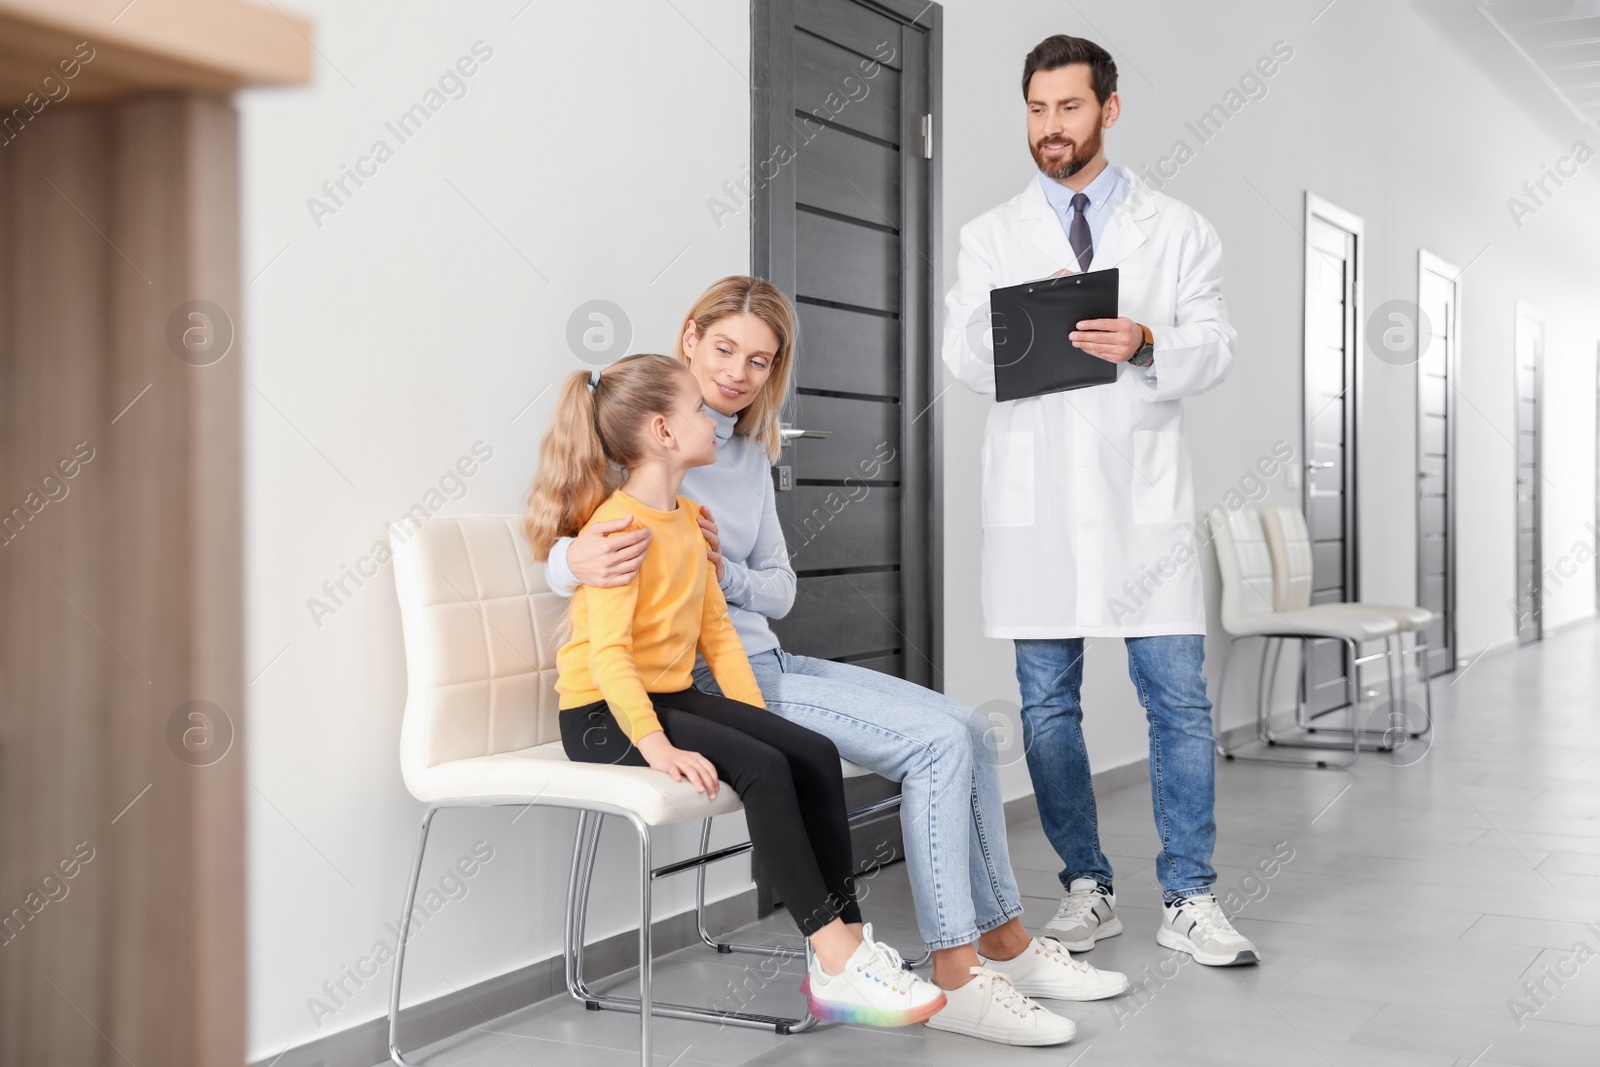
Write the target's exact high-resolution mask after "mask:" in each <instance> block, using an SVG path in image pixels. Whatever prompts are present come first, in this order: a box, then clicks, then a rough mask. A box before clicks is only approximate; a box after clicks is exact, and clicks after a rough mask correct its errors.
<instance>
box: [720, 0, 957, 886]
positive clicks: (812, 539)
mask: <svg viewBox="0 0 1600 1067" xmlns="http://www.w3.org/2000/svg"><path fill="white" fill-rule="evenodd" d="M751 11H752V19H751V22H752V28H753V33H754V39H753V42H752V59H753V65H754V74H755V77H754V85H755V102H754V108H753V126H754V132H753V140H752V146H751V148H752V153H753V162H752V172H753V173H752V177H753V182H754V186H755V189H754V196H753V199H754V203H755V227H754V234H753V248H752V256H751V259H752V263H753V269H754V271H755V272H756V273H757V274H760V275H762V276H764V277H766V278H768V279H770V280H771V281H773V282H774V283H776V284H777V285H778V286H779V287H780V288H782V289H783V290H784V292H786V293H788V294H789V295H790V297H791V298H792V299H793V300H794V302H795V305H796V308H797V309H798V313H799V319H800V337H799V344H798V353H797V356H796V362H795V386H796V388H795V391H794V396H793V400H792V403H791V406H790V408H789V409H788V410H787V411H786V413H785V422H786V423H787V424H788V426H789V431H788V432H789V433H790V434H792V435H793V436H792V437H791V440H790V441H789V442H788V443H787V444H786V445H785V447H784V449H783V453H782V455H781V457H780V458H779V460H778V463H777V465H776V467H775V469H774V471H773V477H774V479H775V484H776V485H777V489H778V494H777V498H778V513H779V516H780V518H781V519H782V520H783V524H784V528H785V532H786V534H787V536H788V542H789V552H790V556H791V559H792V561H793V564H794V568H795V573H796V575H797V578H798V590H797V593H796V597H795V605H794V609H793V611H791V612H790V613H789V615H788V617H786V618H784V619H781V620H778V621H777V622H775V623H774V625H773V629H774V630H775V631H776V632H777V634H778V637H779V639H780V640H781V641H782V642H783V647H784V648H785V649H786V650H788V651H789V652H791V653H794V654H798V655H806V656H814V657H818V658H822V659H830V660H837V661H840V662H844V663H853V664H856V665H858V666H861V667H864V668H867V669H870V670H875V671H882V672H884V673H886V674H892V675H895V676H897V677H901V678H907V679H910V680H911V681H914V682H917V683H919V684H922V685H927V686H932V687H934V688H939V687H940V686H941V685H942V682H943V679H942V676H941V674H940V660H941V654H940V650H939V647H938V644H937V641H938V638H937V635H938V633H939V603H940V597H939V595H938V589H937V585H936V575H937V573H938V569H939V568H938V559H939V555H938V553H939V536H938V533H937V530H938V515H939V510H938V497H937V493H936V491H935V485H934V475H935V453H934V442H935V440H936V439H937V436H936V432H937V412H936V411H935V410H934V408H933V406H932V403H931V401H932V396H931V382H932V378H933V367H934V353H933V308H934V293H933V290H932V266H931V264H932V262H933V261H934V260H935V259H936V258H937V255H938V252H937V248H936V242H935V240H934V237H935V230H934V225H933V222H934V219H935V217H936V197H937V189H936V184H935V175H936V173H937V171H936V167H937V163H936V155H935V149H936V146H937V140H936V137H937V121H936V119H935V118H934V116H933V114H932V106H931V104H930V101H931V100H933V99H935V97H936V83H935V71H936V69H937V63H938V51H939V37H938V32H939V25H940V18H941V9H940V8H939V7H938V6H937V5H934V4H928V3H926V2H917V3H898V2H880V3H860V2H856V0H772V2H762V0H757V2H756V3H754V4H753V5H752V9H751ZM897 788H898V786H896V785H895V784H894V783H890V782H885V781H884V780H882V779H879V778H875V777H874V778H865V779H852V780H850V781H849V782H848V783H847V794H848V799H849V801H850V803H851V806H852V807H855V806H859V805H861V804H864V803H866V802H868V801H870V800H874V799H879V798H882V797H886V796H892V795H893V794H894V792H895V790H896V789H897ZM884 843H887V844H889V846H890V847H892V848H893V849H894V853H893V854H894V855H896V856H898V855H900V854H901V850H900V838H899V821H898V818H897V816H896V815H895V813H894V812H892V811H891V812H889V813H887V814H886V815H884V816H883V817H882V818H880V819H879V820H877V821H876V822H875V823H872V824H868V825H867V826H865V827H862V828H859V829H858V832H857V834H856V839H855V848H856V856H857V859H858V861H866V860H870V859H871V858H873V857H874V856H882V855H884V854H885V853H884V852H883V851H882V849H881V848H880V846H881V845H882V844H884Z"/></svg>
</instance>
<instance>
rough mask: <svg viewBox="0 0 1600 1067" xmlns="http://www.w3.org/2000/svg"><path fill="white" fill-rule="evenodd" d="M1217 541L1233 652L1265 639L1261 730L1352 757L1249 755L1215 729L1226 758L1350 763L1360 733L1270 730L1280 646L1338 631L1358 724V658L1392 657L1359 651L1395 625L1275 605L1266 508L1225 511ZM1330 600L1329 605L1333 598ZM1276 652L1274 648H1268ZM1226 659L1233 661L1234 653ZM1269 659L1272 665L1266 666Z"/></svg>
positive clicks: (1264, 736) (1275, 740) (1278, 741)
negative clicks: (1334, 736) (1304, 735)
mask: <svg viewBox="0 0 1600 1067" xmlns="http://www.w3.org/2000/svg"><path fill="white" fill-rule="evenodd" d="M1215 545H1216V551H1217V567H1218V569H1219V570H1220V571H1221V574H1222V628H1223V629H1224V630H1226V631H1228V633H1229V634H1230V635H1231V636H1232V638H1233V641H1232V642H1231V643H1230V645H1229V650H1230V653H1231V651H1232V649H1233V647H1234V646H1235V645H1237V644H1238V642H1239V641H1240V640H1241V639H1243V638H1246V637H1259V638H1263V639H1264V640H1265V642H1266V643H1265V644H1264V645H1263V646H1262V654H1261V677H1260V679H1259V681H1258V682H1257V689H1256V736H1257V738H1258V739H1259V740H1261V741H1262V742H1264V743H1265V744H1267V745H1268V746H1273V747H1275V746H1280V745H1287V746H1291V747H1307V748H1318V749H1334V748H1338V749H1348V750H1349V756H1348V758H1345V759H1342V760H1338V761H1334V760H1332V759H1329V758H1324V757H1318V758H1314V759H1297V758H1294V757H1283V756H1262V755H1244V754H1241V753H1240V752H1238V751H1236V750H1230V749H1229V748H1227V747H1226V746H1225V745H1224V744H1223V742H1222V732H1221V730H1220V729H1219V730H1218V731H1217V751H1218V753H1220V754H1221V755H1223V756H1225V757H1226V758H1228V759H1230V760H1231V759H1240V760H1252V761H1255V762H1259V763H1289V764H1296V765H1299V766H1317V767H1348V766H1350V765H1351V764H1352V763H1354V762H1355V761H1356V758H1357V756H1358V755H1359V754H1360V751H1361V747H1360V742H1361V735H1360V732H1359V731H1356V732H1354V733H1353V734H1352V736H1351V740H1350V742H1349V743H1348V744H1346V743H1343V742H1337V743H1333V742H1329V741H1317V740H1310V741H1306V740H1285V739H1283V738H1280V737H1277V736H1276V735H1275V734H1273V733H1272V730H1271V723H1270V721H1269V720H1270V717H1271V696H1272V694H1271V686H1272V679H1274V678H1276V677H1277V663H1278V655H1277V653H1278V651H1279V650H1281V648H1282V645H1283V642H1284V641H1288V640H1293V641H1300V642H1302V648H1304V647H1307V646H1306V645H1305V644H1304V642H1307V641H1309V640H1311V639H1313V638H1322V637H1326V638H1333V639H1335V640H1338V641H1342V642H1343V643H1344V645H1345V647H1346V649H1348V650H1349V653H1350V662H1351V664H1353V666H1352V667H1351V670H1350V672H1349V674H1348V676H1347V677H1346V679H1345V692H1346V696H1347V699H1348V700H1349V702H1350V720H1351V726H1352V728H1354V727H1356V725H1357V722H1358V718H1357V716H1358V714H1359V709H1360V698H1359V686H1358V685H1357V684H1356V674H1357V673H1358V672H1359V669H1360V665H1361V664H1364V663H1370V662H1372V661H1374V660H1378V659H1384V660H1387V659H1389V650H1388V648H1387V647H1385V649H1384V651H1383V652H1381V653H1376V654H1374V655H1370V656H1366V657H1362V656H1361V650H1360V646H1361V644H1362V643H1364V642H1368V641H1381V640H1384V639H1386V638H1388V637H1389V636H1391V635H1392V634H1394V632H1395V630H1396V626H1395V623H1394V622H1393V620H1390V619H1383V618H1378V617H1377V616H1374V615H1361V614H1355V613H1342V612H1336V611H1332V610H1329V611H1306V610H1301V611H1294V610H1291V611H1283V610H1280V609H1279V608H1278V607H1277V602H1276V599H1275V597H1274V592H1273V575H1272V558H1271V556H1270V554H1269V552H1268V549H1267V541H1266V535H1265V534H1264V533H1263V531H1262V527H1261V516H1260V514H1259V512H1257V511H1256V510H1255V509H1254V508H1244V509H1242V510H1240V511H1237V512H1234V513H1232V514H1231V515H1229V516H1228V518H1227V520H1226V521H1225V522H1223V523H1222V524H1221V525H1220V526H1219V527H1218V528H1217V530H1216V537H1215ZM1330 607H1331V606H1330ZM1269 652H1270V653H1271V655H1270V656H1269V654H1268V653H1269ZM1228 659H1229V663H1228V666H1229V667H1232V665H1233V663H1232V660H1233V656H1232V655H1231V654H1230V655H1229V657H1228ZM1269 660H1270V664H1271V667H1270V669H1269V666H1268V664H1269ZM1229 673H1230V672H1229V671H1228V670H1227V669H1224V671H1223V676H1222V687H1221V689H1220V690H1219V691H1218V693H1217V707H1218V709H1219V710H1220V709H1221V708H1222V707H1223V706H1224V701H1223V694H1224V693H1225V692H1226V691H1227V683H1228V674H1229Z"/></svg>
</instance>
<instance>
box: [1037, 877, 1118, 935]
mask: <svg viewBox="0 0 1600 1067" xmlns="http://www.w3.org/2000/svg"><path fill="white" fill-rule="evenodd" d="M1044 932H1045V933H1047V934H1050V935H1052V936H1054V937H1056V938H1059V939H1060V941H1061V943H1062V944H1063V945H1065V946H1066V947H1067V948H1068V949H1069V950H1071V951H1073V952H1088V951H1089V950H1090V949H1092V948H1094V943H1095V942H1096V941H1099V940H1101V939H1102V938H1107V937H1115V936H1116V935H1117V934H1120V933H1122V920H1121V919H1119V918H1117V897H1116V894H1114V893H1113V892H1111V889H1110V887H1108V886H1103V885H1101V884H1100V883H1099V882H1097V881H1095V880H1094V879H1093V878H1074V879H1073V880H1072V883H1071V884H1070V885H1068V886H1067V895H1066V896H1064V897H1062V898H1061V906H1060V907H1058V908H1057V909H1056V917H1055V918H1054V919H1051V920H1050V921H1049V922H1047V923H1045V924H1044Z"/></svg>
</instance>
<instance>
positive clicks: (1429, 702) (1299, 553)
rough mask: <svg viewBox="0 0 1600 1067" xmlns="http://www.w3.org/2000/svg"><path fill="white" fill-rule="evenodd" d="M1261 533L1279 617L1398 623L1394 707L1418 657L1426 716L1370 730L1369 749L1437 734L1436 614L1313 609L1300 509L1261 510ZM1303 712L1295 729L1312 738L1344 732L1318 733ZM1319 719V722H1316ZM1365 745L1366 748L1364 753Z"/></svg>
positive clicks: (1405, 608)
mask: <svg viewBox="0 0 1600 1067" xmlns="http://www.w3.org/2000/svg"><path fill="white" fill-rule="evenodd" d="M1261 529H1262V532H1263V533H1265V534H1266V538H1267V552H1268V554H1269V555H1270V556H1271V557H1272V583H1273V597H1274V601H1275V604H1276V606H1277V608H1278V610H1279V611H1300V610H1302V609H1307V610H1310V611H1314V612H1325V613H1326V612H1346V613H1349V612H1356V613H1368V614H1371V615H1374V616H1376V617H1378V618H1384V619H1391V620H1393V621H1394V624H1395V627H1396V630H1395V633H1394V635H1393V637H1392V638H1391V640H1393V641H1394V643H1395V648H1394V657H1395V659H1396V661H1397V662H1398V665H1399V672H1400V688H1399V691H1398V693H1395V692H1394V691H1393V690H1391V701H1398V700H1401V699H1404V697H1405V694H1406V691H1407V688H1408V686H1407V683H1406V659H1407V657H1408V656H1416V657H1417V669H1418V672H1419V673H1420V674H1421V675H1422V693H1423V697H1422V699H1423V714H1422V721H1421V722H1420V723H1412V722H1410V721H1409V720H1407V721H1404V722H1403V724H1402V725H1400V726H1399V727H1395V726H1392V725H1391V726H1389V727H1386V728H1385V729H1382V730H1371V729H1369V730H1365V731H1363V737H1364V739H1365V745H1370V747H1373V748H1377V749H1381V750H1387V749H1389V748H1391V747H1394V746H1395V745H1396V744H1403V743H1404V742H1405V740H1406V737H1400V738H1398V739H1397V738H1396V737H1395V734H1396V732H1397V730H1398V731H1399V732H1401V733H1404V734H1408V735H1409V737H1410V738H1418V737H1421V736H1422V735H1423V734H1426V733H1427V732H1428V731H1429V730H1431V729H1432V728H1433V686H1432V684H1431V680H1430V679H1429V677H1428V651H1429V649H1428V638H1427V632H1428V626H1429V625H1430V624H1432V622H1433V612H1431V611H1429V610H1428V609H1427V608H1423V607H1417V606H1416V605H1413V604H1371V603H1368V602H1366V601H1349V602H1344V603H1338V604H1317V605H1313V604H1312V603H1311V582H1312V570H1313V564H1314V560H1313V557H1312V553H1311V532H1310V530H1308V529H1307V527H1306V518H1305V516H1304V515H1303V514H1301V512H1300V509H1299V508H1293V507H1270V508H1262V509H1261ZM1406 634H1411V635H1412V644H1411V647H1410V648H1409V649H1407V648H1406V644H1405V635H1406ZM1304 711H1305V709H1304V706H1303V705H1301V706H1300V707H1299V709H1298V710H1297V713H1296V724H1297V725H1299V726H1301V727H1304V728H1306V729H1307V730H1309V731H1311V732H1315V731H1316V730H1318V729H1322V730H1326V731H1327V732H1329V733H1341V732H1343V728H1342V727H1318V726H1316V724H1315V723H1313V722H1312V721H1311V720H1309V719H1307V718H1305V717H1304ZM1313 718H1315V716H1313ZM1365 745H1364V747H1365Z"/></svg>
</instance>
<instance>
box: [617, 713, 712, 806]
mask: <svg viewBox="0 0 1600 1067" xmlns="http://www.w3.org/2000/svg"><path fill="white" fill-rule="evenodd" d="M634 747H635V748H637V749H638V750H639V755H641V756H643V757H644V761H645V762H646V763H648V764H649V765H650V766H651V767H653V768H654V769H655V770H658V771H661V772H662V773H663V774H670V775H672V780H673V781H674V782H681V781H683V780H684V779H685V778H687V779H688V780H689V784H690V785H692V786H694V791H695V792H696V793H704V794H705V795H706V799H707V800H715V799H717V790H718V789H719V788H720V787H721V785H722V782H721V781H719V780H718V778H717V769H716V768H715V767H713V766H712V765H711V761H710V760H708V759H706V758H705V757H704V756H702V755H700V753H698V752H689V751H687V750H685V749H681V748H678V747H677V746H676V745H674V744H673V743H672V742H671V741H669V740H667V735H666V732H665V731H663V730H657V731H655V732H654V733H650V734H645V735H644V736H643V737H641V738H639V740H638V741H637V742H636V743H635V744H634Z"/></svg>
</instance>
